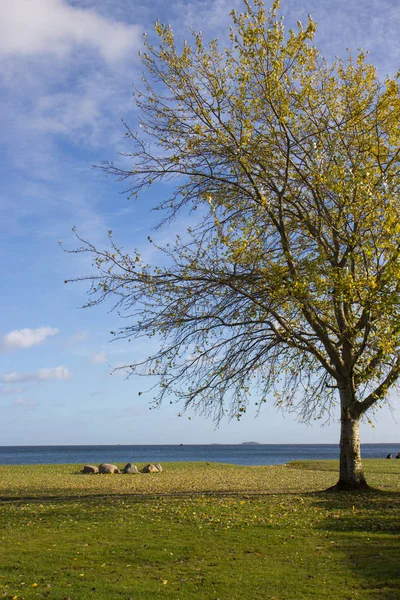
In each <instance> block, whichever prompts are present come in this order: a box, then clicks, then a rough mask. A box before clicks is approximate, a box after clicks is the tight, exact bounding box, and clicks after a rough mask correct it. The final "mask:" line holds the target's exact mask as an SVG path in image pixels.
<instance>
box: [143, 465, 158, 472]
mask: <svg viewBox="0 0 400 600" xmlns="http://www.w3.org/2000/svg"><path fill="white" fill-rule="evenodd" d="M140 472H141V473H158V469H157V467H156V466H155V465H145V466H144V467H143V469H141V471H140Z"/></svg>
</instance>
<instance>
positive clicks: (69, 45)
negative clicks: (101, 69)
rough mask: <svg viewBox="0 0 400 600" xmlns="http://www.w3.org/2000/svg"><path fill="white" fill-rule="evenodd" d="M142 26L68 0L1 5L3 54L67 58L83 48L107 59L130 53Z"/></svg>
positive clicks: (0, 44)
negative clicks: (117, 20)
mask: <svg viewBox="0 0 400 600" xmlns="http://www.w3.org/2000/svg"><path fill="white" fill-rule="evenodd" d="M138 37H139V29H138V27H137V26H135V25H128V24H126V23H120V22H116V21H111V20H110V19H107V18H105V17H103V16H102V15H100V14H99V13H97V12H96V11H95V10H92V9H82V8H79V7H77V6H71V5H70V4H68V2H66V1H65V0H18V1H17V2H3V3H2V4H1V8H0V56H1V55H3V56H10V55H11V56H12V55H17V56H18V55H19V56H32V55H43V54H51V55H52V56H57V57H59V58H65V57H67V56H68V55H70V54H71V53H73V52H74V51H76V50H81V49H82V47H88V48H92V49H94V50H96V51H97V52H99V53H100V54H101V56H102V57H103V58H104V59H105V60H107V61H117V60H119V59H121V58H123V57H125V56H128V55H129V54H130V52H131V50H132V48H133V47H135V46H136V45H137V42H138Z"/></svg>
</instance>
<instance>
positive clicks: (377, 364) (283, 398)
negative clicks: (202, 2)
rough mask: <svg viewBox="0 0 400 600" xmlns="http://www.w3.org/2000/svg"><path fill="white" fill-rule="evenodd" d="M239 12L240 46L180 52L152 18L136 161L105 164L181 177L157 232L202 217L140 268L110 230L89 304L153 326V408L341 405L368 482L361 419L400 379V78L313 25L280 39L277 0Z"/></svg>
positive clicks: (237, 411)
mask: <svg viewBox="0 0 400 600" xmlns="http://www.w3.org/2000/svg"><path fill="white" fill-rule="evenodd" d="M244 4H245V12H244V13H243V14H238V13H236V12H235V11H233V12H232V13H231V14H232V19H233V26H232V28H231V30H230V44H229V46H228V47H227V48H225V49H224V50H222V51H220V50H219V48H218V41H217V40H214V41H211V43H207V44H206V43H205V42H204V40H203V38H202V35H201V34H200V33H193V42H192V44H189V43H185V44H184V45H183V47H182V48H181V49H178V48H177V46H176V43H175V41H174V35H173V31H172V30H171V29H170V28H169V27H167V26H165V25H162V24H160V23H157V25H156V32H157V34H158V36H159V45H158V46H155V45H151V44H150V43H146V51H145V52H144V53H143V54H142V61H143V64H144V66H145V68H146V71H147V73H148V76H147V77H145V78H144V81H145V83H144V85H143V89H142V90H141V91H139V92H138V93H137V95H136V102H137V106H138V109H139V114H140V131H139V133H136V132H135V131H133V130H132V129H130V128H129V127H128V126H126V137H127V138H128V140H129V142H130V143H131V150H130V152H129V154H127V157H128V158H129V160H130V163H131V164H132V167H129V168H124V167H123V166H122V167H121V166H116V165H114V164H113V163H109V162H107V163H103V165H102V168H103V169H104V170H105V171H106V173H108V174H112V175H115V176H116V177H117V178H119V179H120V180H127V181H128V182H129V183H128V186H129V191H130V193H131V194H132V196H137V195H138V193H139V192H140V191H141V190H143V188H147V187H148V186H151V185H152V184H153V183H155V182H162V181H166V180H167V181H170V180H172V181H173V182H174V183H175V185H174V187H173V193H172V196H171V197H169V198H168V199H167V200H162V201H161V202H160V204H159V206H158V207H157V208H158V209H159V210H161V212H162V215H163V217H162V221H161V224H160V225H164V226H165V225H166V224H168V223H170V222H171V220H173V219H174V218H175V217H176V216H177V215H178V214H179V213H180V212H181V211H185V210H186V209H190V210H191V211H195V210H196V209H198V210H197V213H196V214H197V215H198V218H197V220H196V224H195V225H194V226H193V227H192V228H189V229H188V231H187V232H185V234H184V235H182V236H181V237H179V236H178V237H177V238H176V240H175V242H173V243H172V244H171V245H169V244H167V245H166V246H165V247H163V248H162V251H163V252H164V253H165V258H164V259H163V261H162V264H161V265H159V266H155V267H151V266H149V265H146V264H144V262H143V261H142V259H141V257H140V256H139V254H137V253H133V255H128V254H126V253H124V251H123V250H122V249H121V248H119V247H118V246H117V245H116V244H115V243H114V242H113V240H112V238H111V233H110V242H111V246H110V248H109V249H108V250H100V249H98V248H96V247H95V246H93V245H92V244H91V243H90V242H87V241H85V240H83V239H81V238H79V239H80V240H81V245H80V247H79V248H78V249H77V250H75V252H89V253H91V254H92V255H93V261H94V265H95V267H96V272H95V274H94V275H90V276H88V277H83V278H81V279H87V280H89V281H90V282H91V286H90V289H89V294H90V297H89V302H88V306H92V305H95V304H99V303H102V302H103V301H105V300H106V299H107V298H109V297H112V298H114V307H115V308H116V309H117V310H119V311H121V312H123V313H124V315H125V316H128V317H130V319H129V321H128V324H127V325H124V326H123V327H122V328H121V330H120V331H119V332H116V334H115V335H117V336H118V337H122V338H138V337H141V336H149V337H151V336H158V338H159V339H161V343H160V347H159V349H158V350H157V351H156V352H155V353H154V355H152V356H150V357H149V358H148V359H147V360H145V361H144V362H142V363H140V364H133V365H130V366H129V367H130V369H131V372H140V373H145V374H150V375H157V376H158V380H159V387H158V392H157V394H156V396H155V400H156V402H160V401H161V400H162V399H163V398H165V397H166V396H170V397H173V398H178V399H183V402H184V406H185V407H189V406H192V407H194V408H197V409H199V410H200V411H203V412H204V413H206V414H210V415H212V416H213V417H214V418H216V419H219V418H220V417H221V416H222V415H223V414H225V412H229V413H230V414H231V415H235V416H237V417H240V415H241V414H242V413H243V412H244V411H245V410H246V405H247V403H248V401H249V396H250V394H251V392H252V391H254V390H256V391H257V393H258V400H257V402H265V401H266V400H267V398H268V397H269V396H270V395H271V394H274V398H275V402H276V403H277V404H278V405H279V406H282V407H286V408H288V409H293V410H294V409H295V410H297V411H298V412H299V414H300V417H301V418H302V419H303V420H308V419H311V418H312V417H313V416H317V417H318V416H321V415H323V414H325V413H326V412H327V411H328V412H329V411H330V410H331V408H332V406H333V405H334V404H335V403H336V402H339V403H340V422H341V438H340V477H339V481H338V483H337V486H336V489H343V488H345V489H352V488H364V487H367V484H366V481H365V478H364V474H363V469H362V463H361V457H360V440H359V422H360V419H361V418H362V417H363V416H364V415H365V414H366V413H367V412H368V411H369V410H370V409H371V408H372V407H377V406H378V405H380V403H381V402H383V401H384V400H385V398H386V397H387V394H388V391H389V390H390V388H391V387H392V386H394V385H395V384H396V381H397V379H398V377H399V374H400V355H399V350H400V314H399V313H400V304H399V283H400V238H399V233H400V203H399V187H400V178H399V167H400V150H399V138H400V133H399V127H398V123H399V117H400V94H399V86H398V77H395V78H394V79H390V78H387V79H386V80H385V82H384V83H380V82H379V80H378V77H377V73H376V71H375V69H374V67H373V66H372V65H371V64H368V62H367V57H366V54H365V53H363V52H362V51H360V52H359V54H358V55H357V56H356V57H353V56H352V55H351V53H349V54H348V56H347V58H346V60H337V61H336V62H335V63H334V64H328V63H327V62H326V61H325V60H324V59H323V58H322V57H321V55H320V53H319V52H318V50H317V49H316V48H315V47H314V46H313V44H312V39H313V36H314V33H315V29H316V25H315V23H314V22H313V21H312V19H311V17H309V19H308V23H307V25H306V26H305V27H303V26H302V24H301V23H298V29H297V30H296V31H293V30H290V31H289V33H288V34H287V35H285V33H284V27H283V21H282V18H280V17H279V15H278V11H279V2H278V1H275V2H274V3H273V5H272V7H271V9H270V10H269V11H268V12H265V10H264V6H263V2H262V1H261V0H253V2H250V0H245V1H244Z"/></svg>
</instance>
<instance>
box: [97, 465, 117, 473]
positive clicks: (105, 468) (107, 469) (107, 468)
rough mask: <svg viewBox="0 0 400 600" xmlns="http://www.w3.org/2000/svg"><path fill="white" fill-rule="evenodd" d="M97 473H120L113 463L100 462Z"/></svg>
mask: <svg viewBox="0 0 400 600" xmlns="http://www.w3.org/2000/svg"><path fill="white" fill-rule="evenodd" d="M99 473H121V471H120V470H119V469H118V467H117V466H115V465H110V464H108V463H101V465H99Z"/></svg>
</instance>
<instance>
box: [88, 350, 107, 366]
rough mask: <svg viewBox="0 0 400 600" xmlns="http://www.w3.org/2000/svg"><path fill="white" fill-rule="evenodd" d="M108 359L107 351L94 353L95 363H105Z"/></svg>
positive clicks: (93, 360) (92, 358) (93, 361)
mask: <svg viewBox="0 0 400 600" xmlns="http://www.w3.org/2000/svg"><path fill="white" fill-rule="evenodd" d="M106 360H107V355H106V353H105V352H96V353H95V354H92V357H91V361H92V363H93V364H100V363H105V362H106Z"/></svg>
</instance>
